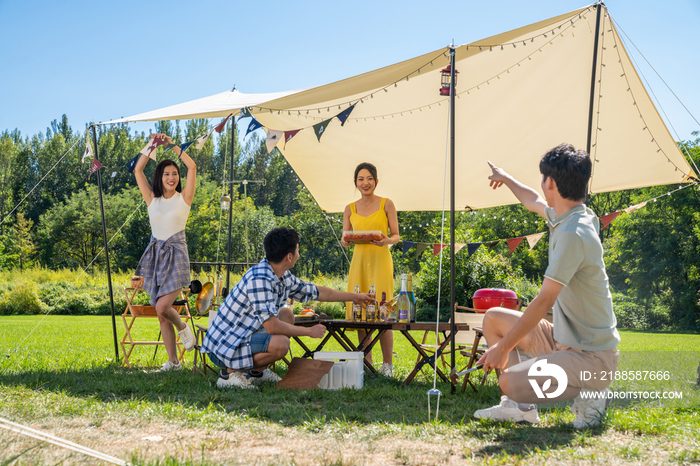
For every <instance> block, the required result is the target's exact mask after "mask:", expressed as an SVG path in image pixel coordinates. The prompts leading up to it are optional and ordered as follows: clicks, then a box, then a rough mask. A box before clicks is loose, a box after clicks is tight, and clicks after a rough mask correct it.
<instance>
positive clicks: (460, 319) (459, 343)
mask: <svg viewBox="0 0 700 466" xmlns="http://www.w3.org/2000/svg"><path fill="white" fill-rule="evenodd" d="M460 311H466V312H460ZM483 320H484V314H478V313H477V312H476V309H472V308H468V307H464V306H460V305H459V303H455V323H458V324H463V323H464V324H469V329H470V330H468V331H466V332H465V331H462V332H457V335H455V351H458V352H459V354H461V355H462V356H465V357H467V358H468V357H469V356H470V355H471V350H472V347H473V344H474V341H475V338H476V337H477V335H478V334H477V332H475V330H474V327H481V325H482V322H483ZM429 333H431V332H425V333H424V334H423V340H422V341H421V347H422V348H423V350H424V351H425V352H426V353H435V345H431V344H428V342H427V341H426V340H427V338H428V334H429ZM479 334H480V335H482V334H481V329H479ZM446 336H447V338H449V337H450V332H447V333H446ZM479 338H480V337H479ZM442 341H443V340H442V339H441V338H440V335H439V334H438V341H437V344H438V346H439V345H440V344H442ZM482 352H483V351H482ZM419 360H420V356H419V357H418V360H417V361H416V362H418V361H419ZM440 362H441V364H442V366H443V368H444V369H445V370H448V369H449V367H450V365H449V364H448V362H447V361H446V360H445V353H444V352H443V353H442V354H440ZM422 371H423V368H421V372H422Z"/></svg>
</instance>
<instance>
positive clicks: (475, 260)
mask: <svg viewBox="0 0 700 466" xmlns="http://www.w3.org/2000/svg"><path fill="white" fill-rule="evenodd" d="M444 251H445V257H443V261H442V285H441V287H440V320H441V321H447V320H448V319H449V306H450V261H449V248H445V249H444ZM439 264H440V256H439V255H438V256H434V257H430V258H427V259H426V258H424V260H423V262H422V263H421V269H420V271H419V272H418V274H417V278H418V281H417V285H416V286H415V287H414V288H415V292H416V304H417V307H418V311H417V313H416V319H417V320H419V321H432V320H435V307H436V305H437V301H438V272H439ZM455 272H456V273H455V300H456V301H457V302H458V303H460V304H461V305H470V304H471V302H470V301H469V300H468V298H469V297H471V296H472V295H473V294H474V292H475V291H476V290H478V289H480V288H488V287H489V286H490V285H491V284H492V282H494V281H500V282H502V283H503V286H505V287H506V288H508V289H511V290H515V291H516V293H518V296H520V297H522V296H521V293H523V292H524V293H525V294H526V296H525V298H527V299H532V298H533V297H534V295H536V294H537V291H539V289H538V287H537V286H536V285H535V284H533V283H531V282H529V281H528V280H527V279H526V278H525V276H524V274H523V273H522V272H521V271H520V270H517V269H514V268H513V267H512V266H511V265H510V263H509V262H508V261H506V260H505V259H504V258H503V257H502V256H500V255H497V254H494V253H491V252H488V251H481V250H480V251H477V252H476V253H475V254H473V255H472V256H471V257H469V256H468V255H467V254H457V255H456V256H455Z"/></svg>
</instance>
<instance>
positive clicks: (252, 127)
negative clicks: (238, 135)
mask: <svg viewBox="0 0 700 466" xmlns="http://www.w3.org/2000/svg"><path fill="white" fill-rule="evenodd" d="M258 128H262V124H260V122H259V121H258V120H256V119H255V118H253V119H252V120H250V123H249V124H248V130H247V131H246V132H245V136H243V137H247V136H248V134H250V132H251V131H255V130H256V129H258Z"/></svg>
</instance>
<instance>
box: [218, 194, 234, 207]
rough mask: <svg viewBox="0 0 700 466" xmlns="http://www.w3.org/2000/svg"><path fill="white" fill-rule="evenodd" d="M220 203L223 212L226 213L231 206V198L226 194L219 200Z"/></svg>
mask: <svg viewBox="0 0 700 466" xmlns="http://www.w3.org/2000/svg"><path fill="white" fill-rule="evenodd" d="M219 202H221V210H224V211H226V210H228V208H229V207H230V206H231V198H230V197H228V196H227V195H226V194H224V195H223V196H221V199H219Z"/></svg>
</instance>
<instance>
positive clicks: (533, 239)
mask: <svg viewBox="0 0 700 466" xmlns="http://www.w3.org/2000/svg"><path fill="white" fill-rule="evenodd" d="M544 234H545V232H544V231H543V232H542V233H536V234H534V235H529V236H526V237H525V238H527V244H529V245H530V251H532V248H534V247H535V245H536V244H537V242H538V241H539V240H541V239H542V237H543V236H544Z"/></svg>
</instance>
